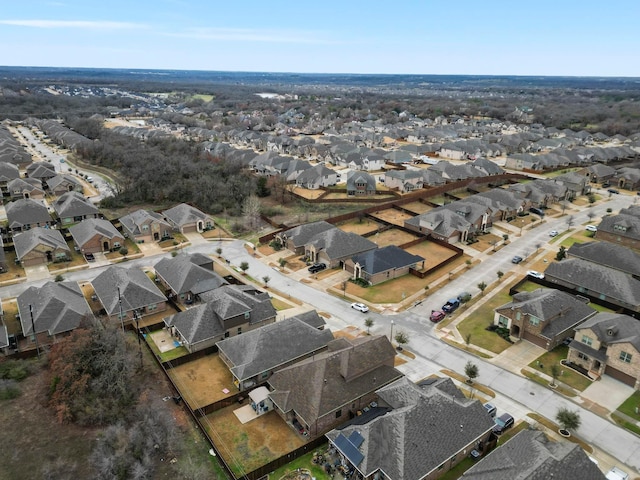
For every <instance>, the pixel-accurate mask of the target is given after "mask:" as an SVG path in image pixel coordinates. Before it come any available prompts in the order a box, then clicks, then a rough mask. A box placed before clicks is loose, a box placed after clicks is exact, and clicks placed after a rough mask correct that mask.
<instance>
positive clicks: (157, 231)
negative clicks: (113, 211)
mask: <svg viewBox="0 0 640 480" xmlns="http://www.w3.org/2000/svg"><path fill="white" fill-rule="evenodd" d="M120 223H121V224H122V229H123V232H124V233H126V234H127V236H128V237H129V238H130V239H131V240H133V241H134V242H139V243H143V242H160V241H161V240H164V239H165V238H169V237H171V232H172V230H173V227H172V226H171V224H170V223H169V222H167V221H166V220H165V219H164V217H163V216H162V215H160V214H159V213H156V212H152V211H149V210H143V209H140V210H136V211H134V212H131V213H129V214H127V215H125V216H124V217H120Z"/></svg>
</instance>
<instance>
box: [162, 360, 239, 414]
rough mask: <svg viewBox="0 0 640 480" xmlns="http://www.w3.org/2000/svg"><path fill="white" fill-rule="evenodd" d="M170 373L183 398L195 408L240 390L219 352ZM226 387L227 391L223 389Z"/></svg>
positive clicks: (176, 368)
mask: <svg viewBox="0 0 640 480" xmlns="http://www.w3.org/2000/svg"><path fill="white" fill-rule="evenodd" d="M168 373H169V376H170V377H171V379H172V380H173V381H174V383H175V384H176V386H177V387H178V389H179V390H180V395H182V398H183V399H184V400H185V401H186V402H187V403H188V404H189V406H191V408H193V409H194V410H195V409H197V408H200V407H204V406H206V405H209V404H210V403H213V402H216V401H218V400H222V399H223V398H227V397H230V396H231V395H233V394H234V393H236V392H237V391H238V389H237V387H236V386H235V385H234V384H233V377H232V376H231V372H229V369H228V368H227V366H226V365H225V364H224V363H223V362H222V360H220V357H219V356H218V355H217V354H215V355H207V356H206V357H202V358H199V359H197V360H194V361H192V362H189V363H186V364H184V365H180V366H179V367H175V368H172V369H171V370H169V372H168ZM225 389H226V390H227V393H225V392H224V391H223V390H225Z"/></svg>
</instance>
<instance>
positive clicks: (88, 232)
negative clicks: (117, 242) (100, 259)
mask: <svg viewBox="0 0 640 480" xmlns="http://www.w3.org/2000/svg"><path fill="white" fill-rule="evenodd" d="M69 233H71V236H72V237H73V240H74V241H75V242H76V244H77V245H78V246H79V247H82V246H83V245H85V244H86V243H87V242H88V241H90V240H91V239H92V238H94V237H95V236H96V235H100V236H101V237H105V238H108V239H110V240H112V239H114V238H121V239H123V240H124V236H123V235H122V234H121V233H120V232H119V231H118V229H117V228H116V227H114V226H113V224H112V223H111V222H110V221H108V220H104V219H102V218H87V219H85V220H82V221H81V222H79V223H76V224H75V225H73V226H72V227H69Z"/></svg>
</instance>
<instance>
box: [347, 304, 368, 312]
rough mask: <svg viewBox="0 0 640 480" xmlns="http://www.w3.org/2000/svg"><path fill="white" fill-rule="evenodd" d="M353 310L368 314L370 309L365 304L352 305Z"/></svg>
mask: <svg viewBox="0 0 640 480" xmlns="http://www.w3.org/2000/svg"><path fill="white" fill-rule="evenodd" d="M351 308H355V309H356V310H358V311H360V312H362V313H367V312H368V311H369V307H367V306H366V305H365V304H364V303H352V304H351Z"/></svg>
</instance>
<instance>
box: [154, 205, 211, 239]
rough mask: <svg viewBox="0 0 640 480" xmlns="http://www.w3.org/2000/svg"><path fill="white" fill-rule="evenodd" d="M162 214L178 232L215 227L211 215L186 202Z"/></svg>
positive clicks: (200, 230) (199, 230)
mask: <svg viewBox="0 0 640 480" xmlns="http://www.w3.org/2000/svg"><path fill="white" fill-rule="evenodd" d="M162 214H163V215H164V218H165V219H166V220H167V221H168V222H169V223H170V224H171V225H173V227H174V228H175V229H176V230H178V231H179V232H180V233H190V232H198V233H202V232H204V231H206V230H211V229H213V228H215V223H214V222H213V217H211V216H210V215H207V214H206V213H204V212H201V211H200V210H198V209H197V208H196V207H192V206H191V205H188V204H186V203H181V204H179V205H176V206H175V207H172V208H170V209H169V210H165V211H164V212H162Z"/></svg>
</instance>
